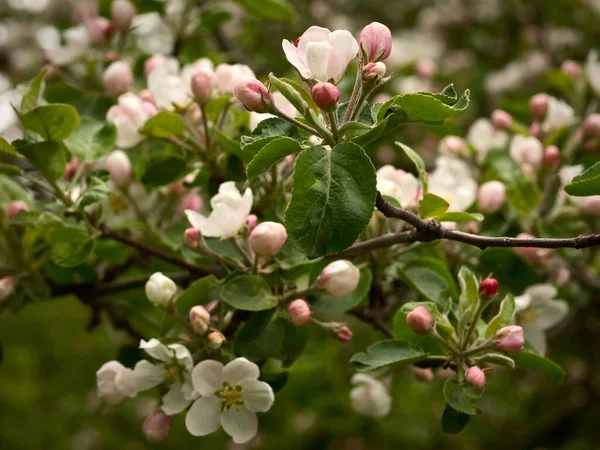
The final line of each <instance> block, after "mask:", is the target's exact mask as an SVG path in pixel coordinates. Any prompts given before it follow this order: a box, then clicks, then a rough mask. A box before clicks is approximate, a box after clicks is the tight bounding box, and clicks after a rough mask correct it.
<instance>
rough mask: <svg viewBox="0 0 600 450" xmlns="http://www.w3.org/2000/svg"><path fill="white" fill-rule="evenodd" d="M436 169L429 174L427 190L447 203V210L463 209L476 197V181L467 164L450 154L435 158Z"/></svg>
mask: <svg viewBox="0 0 600 450" xmlns="http://www.w3.org/2000/svg"><path fill="white" fill-rule="evenodd" d="M435 163H436V169H435V170H434V171H433V172H432V173H431V174H430V175H429V190H430V191H431V193H433V194H435V195H437V196H439V197H442V198H443V199H444V200H446V201H447V202H448V203H449V205H450V206H449V207H448V211H465V210H466V209H467V208H468V207H469V206H471V204H472V203H473V202H474V201H475V199H476V198H477V188H478V186H477V182H476V181H475V180H474V179H473V176H472V174H471V168H470V167H469V165H468V164H467V163H466V162H464V161H462V160H460V159H458V158H453V157H450V156H440V157H438V158H437V159H436V160H435Z"/></svg>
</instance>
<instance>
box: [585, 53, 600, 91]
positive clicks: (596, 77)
mask: <svg viewBox="0 0 600 450" xmlns="http://www.w3.org/2000/svg"><path fill="white" fill-rule="evenodd" d="M586 74H587V79H588V82H589V83H590V86H591V87H592V89H593V90H594V91H595V92H596V95H600V64H599V63H598V52H597V51H596V50H592V51H590V53H589V55H588V59H587V65H586Z"/></svg>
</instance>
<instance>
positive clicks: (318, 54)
mask: <svg viewBox="0 0 600 450" xmlns="http://www.w3.org/2000/svg"><path fill="white" fill-rule="evenodd" d="M331 51H332V49H331V44H329V43H328V42H310V43H309V44H308V45H307V46H306V65H307V66H308V68H309V69H310V71H311V72H312V75H313V78H315V79H317V80H319V81H329V73H328V71H327V68H328V66H329V56H330V55H331Z"/></svg>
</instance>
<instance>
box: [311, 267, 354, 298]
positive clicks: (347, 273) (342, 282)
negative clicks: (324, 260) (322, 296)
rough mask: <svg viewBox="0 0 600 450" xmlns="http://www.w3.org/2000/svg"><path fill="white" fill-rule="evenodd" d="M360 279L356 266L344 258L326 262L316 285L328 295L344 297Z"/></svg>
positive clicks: (352, 290)
mask: <svg viewBox="0 0 600 450" xmlns="http://www.w3.org/2000/svg"><path fill="white" fill-rule="evenodd" d="M359 280H360V271H359V270H358V267H356V266H355V265H354V264H352V263H351V262H350V261H346V260H344V259H341V260H338V261H334V262H332V263H330V264H328V265H327V266H326V267H325V268H324V269H323V271H322V272H321V275H320V276H319V278H318V280H317V285H318V286H319V287H321V288H323V289H325V291H327V293H328V294H329V295H333V296H334V297H344V296H346V295H348V294H351V293H352V292H354V291H355V290H356V287H357V286H358V282H359Z"/></svg>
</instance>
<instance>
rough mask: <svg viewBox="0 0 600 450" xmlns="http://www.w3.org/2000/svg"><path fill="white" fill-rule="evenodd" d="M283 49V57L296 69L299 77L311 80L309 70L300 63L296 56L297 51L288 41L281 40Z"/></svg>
mask: <svg viewBox="0 0 600 450" xmlns="http://www.w3.org/2000/svg"><path fill="white" fill-rule="evenodd" d="M281 46H282V47H283V52H284V53H285V57H286V59H287V60H288V62H289V63H290V64H291V65H292V66H294V67H295V68H296V70H297V71H298V72H299V73H300V76H301V77H302V78H304V79H309V78H312V73H311V72H310V70H309V68H308V67H306V65H305V64H304V63H303V62H302V60H301V59H300V57H299V56H298V49H297V48H296V46H295V45H294V44H293V43H291V42H290V41H288V40H285V39H284V40H283V42H282V43H281Z"/></svg>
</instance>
